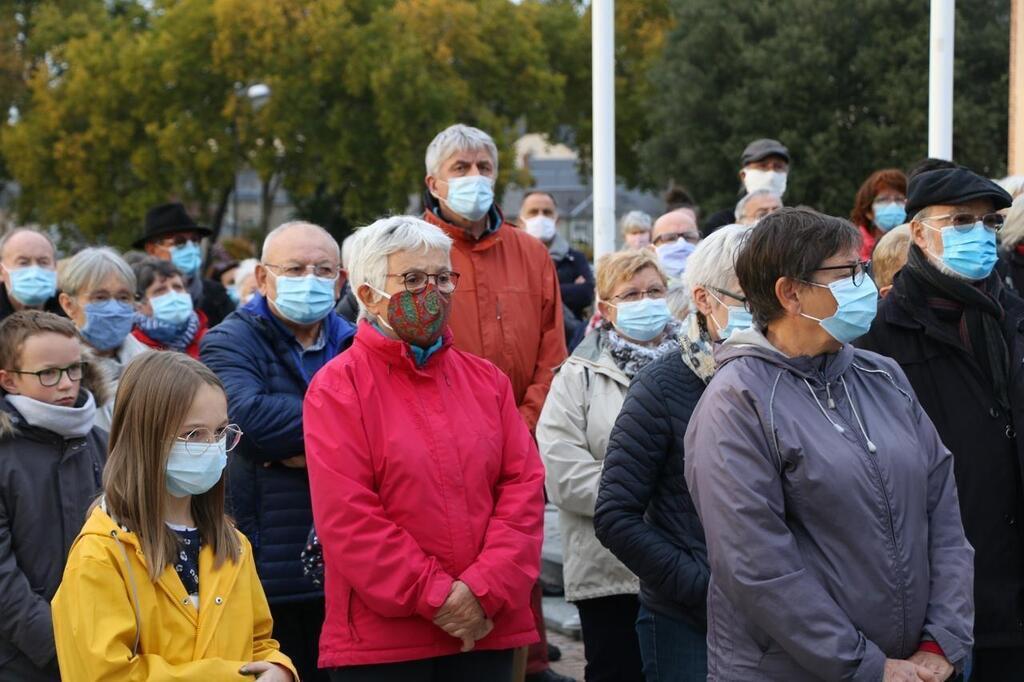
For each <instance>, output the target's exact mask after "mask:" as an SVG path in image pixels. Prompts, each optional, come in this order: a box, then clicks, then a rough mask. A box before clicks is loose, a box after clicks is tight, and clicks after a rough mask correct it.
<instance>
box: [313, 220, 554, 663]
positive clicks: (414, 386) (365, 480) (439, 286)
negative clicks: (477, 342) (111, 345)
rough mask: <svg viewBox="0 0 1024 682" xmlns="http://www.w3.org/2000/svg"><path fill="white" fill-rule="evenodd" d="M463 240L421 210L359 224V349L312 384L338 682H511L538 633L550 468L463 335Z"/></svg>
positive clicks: (320, 527) (497, 375) (317, 485)
mask: <svg viewBox="0 0 1024 682" xmlns="http://www.w3.org/2000/svg"><path fill="white" fill-rule="evenodd" d="M450 248H451V240H450V239H449V238H448V237H447V236H446V235H445V234H444V233H443V232H442V231H441V230H439V229H437V228H436V227H433V226H431V225H429V224H427V223H425V222H423V221H421V220H419V219H418V218H412V217H404V216H400V217H395V218H387V219H384V220H380V221H377V222H376V223H374V224H373V225H370V226H369V227H365V228H363V229H361V230H359V232H358V233H357V234H356V237H355V240H354V242H353V244H352V256H351V263H350V264H351V272H350V275H351V281H352V285H353V287H354V288H355V290H356V293H357V296H358V298H359V306H360V317H361V320H360V323H359V330H358V332H357V333H356V338H355V343H354V344H353V346H352V347H351V349H349V350H348V351H346V352H345V353H343V354H342V355H340V356H339V357H338V358H336V359H335V360H333V361H332V362H331V363H329V364H328V365H327V366H325V367H324V369H323V370H321V371H320V372H319V373H318V374H317V375H316V377H315V378H314V380H313V382H312V384H311V385H310V388H309V391H308V393H307V394H306V400H305V407H304V410H303V415H304V427H305V438H306V457H307V461H308V466H309V480H310V487H311V491H312V496H313V516H314V519H315V522H316V528H317V532H318V534H319V536H320V541H321V543H322V544H323V548H324V563H325V569H326V584H325V588H326V593H327V619H326V622H325V623H324V628H323V634H322V635H321V637H320V666H321V667H322V668H330V669H332V670H331V673H330V674H331V679H332V680H334V681H335V682H350V681H354V680H358V681H363V680H367V681H369V680H403V681H408V682H418V681H420V680H423V681H434V680H436V681H440V680H444V681H445V682H458V681H459V680H506V679H510V677H511V673H512V651H513V649H515V648H517V647H521V646H525V645H527V644H530V643H532V642H535V641H537V633H536V630H535V628H534V625H533V618H532V616H531V614H530V606H529V598H530V588H531V587H532V586H533V584H534V582H535V581H536V579H537V575H538V573H539V571H540V547H541V539H542V536H543V530H542V527H543V513H544V499H543V492H542V490H543V481H544V473H543V469H542V466H541V462H540V458H539V456H538V454H537V448H536V445H535V444H534V442H533V439H532V437H531V436H530V433H529V431H528V430H527V428H526V425H525V424H524V423H523V420H522V418H521V417H520V416H519V412H518V410H517V409H516V404H515V399H514V398H513V395H512V388H511V385H510V384H509V381H508V379H507V378H506V377H505V375H504V374H502V373H501V371H500V370H498V369H497V368H496V367H495V366H494V365H492V364H491V363H490V362H487V361H486V360H482V359H480V358H477V357H475V356H472V355H469V354H467V353H464V352H462V351H459V350H456V349H455V348H454V347H452V345H451V342H452V337H451V333H450V332H449V331H448V329H447V318H448V311H449V307H450V305H451V297H452V295H453V293H454V291H455V288H456V285H457V284H458V280H459V275H458V273H456V272H452V270H451V261H450V259H449V251H450ZM506 341H507V342H508V343H514V339H507V340H506Z"/></svg>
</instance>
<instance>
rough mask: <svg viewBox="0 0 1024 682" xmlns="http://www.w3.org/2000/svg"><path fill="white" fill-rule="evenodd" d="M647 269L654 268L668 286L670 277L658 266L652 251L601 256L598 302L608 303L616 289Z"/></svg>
mask: <svg viewBox="0 0 1024 682" xmlns="http://www.w3.org/2000/svg"><path fill="white" fill-rule="evenodd" d="M647 268H654V269H655V270H656V271H657V273H658V276H659V277H661V281H662V283H664V284H666V285H667V284H668V277H666V276H665V273H664V271H662V269H661V266H660V265H658V257H657V255H656V254H655V252H654V251H653V250H652V249H638V250H636V251H616V252H615V253H609V254H606V255H604V256H601V257H600V258H599V259H598V260H597V298H598V300H599V301H607V300H608V299H609V298H611V296H612V292H613V291H615V287H617V286H618V285H620V284H622V283H623V282H628V281H629V280H631V279H633V277H634V276H635V275H636V273H638V272H640V271H641V270H646V269H647Z"/></svg>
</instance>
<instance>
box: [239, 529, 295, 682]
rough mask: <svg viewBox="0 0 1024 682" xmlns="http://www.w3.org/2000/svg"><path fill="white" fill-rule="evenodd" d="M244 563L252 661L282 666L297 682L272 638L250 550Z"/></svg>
mask: <svg viewBox="0 0 1024 682" xmlns="http://www.w3.org/2000/svg"><path fill="white" fill-rule="evenodd" d="M246 563H248V565H249V573H250V576H249V584H250V585H252V605H253V625H252V660H254V661H266V662H268V663H275V664H277V665H280V666H284V667H285V668H287V669H288V670H289V671H290V672H291V674H292V676H293V677H294V678H295V680H296V682H298V679H299V671H298V670H297V669H296V668H295V664H294V663H292V660H291V659H290V658H288V656H286V655H284V654H283V653H282V652H281V645H280V644H279V643H278V641H277V640H276V639H274V638H273V629H274V619H273V618H272V617H271V615H270V606H269V605H268V604H267V595H266V594H265V593H264V592H263V585H262V584H261V583H260V577H259V575H258V574H257V573H256V562H255V560H254V559H253V555H252V549H251V548H250V549H249V550H248V552H247V554H246ZM250 679H251V676H250Z"/></svg>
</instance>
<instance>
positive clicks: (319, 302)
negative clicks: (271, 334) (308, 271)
mask: <svg viewBox="0 0 1024 682" xmlns="http://www.w3.org/2000/svg"><path fill="white" fill-rule="evenodd" d="M271 274H272V275H273V273H271ZM274 279H275V281H276V282H277V294H276V295H275V296H274V307H275V308H277V312H279V313H281V314H282V315H284V317H285V318H287V319H288V320H290V321H292V322H294V323H295V324H313V323H314V322H319V321H320V320H322V319H324V318H325V317H327V315H328V313H330V312H331V310H332V309H333V308H334V304H335V298H334V288H335V284H336V283H337V281H338V279H337V278H334V279H326V278H323V277H317V276H316V275H306V276H304V277H284V276H281V277H278V276H277V275H274Z"/></svg>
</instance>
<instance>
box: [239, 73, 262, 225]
mask: <svg viewBox="0 0 1024 682" xmlns="http://www.w3.org/2000/svg"><path fill="white" fill-rule="evenodd" d="M270 95H271V90H270V86H269V85H267V84H266V83H253V84H252V85H248V86H246V85H242V84H238V85H236V86H235V96H236V97H237V98H238V99H243V98H244V99H246V100H248V101H249V106H250V107H251V108H252V111H253V113H255V112H257V111H259V110H260V109H262V108H263V107H264V106H266V104H267V102H269V101H270ZM234 133H235V135H234V137H235V140H234V142H235V159H236V161H235V163H238V161H237V160H238V159H240V158H241V156H242V150H241V143H240V142H239V140H238V114H237V113H236V114H235V127H234ZM240 174H241V169H240V168H238V167H237V166H236V167H235V186H234V189H233V190H232V191H231V212H232V218H233V219H232V223H233V224H234V232H235V235H236V236H237V235H239V234H241V230H240V229H239V220H238V176H239V175H240Z"/></svg>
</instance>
